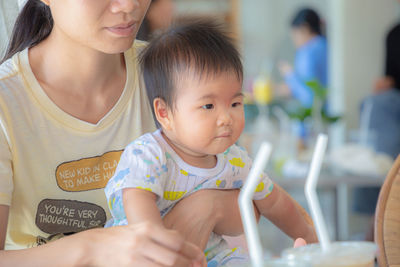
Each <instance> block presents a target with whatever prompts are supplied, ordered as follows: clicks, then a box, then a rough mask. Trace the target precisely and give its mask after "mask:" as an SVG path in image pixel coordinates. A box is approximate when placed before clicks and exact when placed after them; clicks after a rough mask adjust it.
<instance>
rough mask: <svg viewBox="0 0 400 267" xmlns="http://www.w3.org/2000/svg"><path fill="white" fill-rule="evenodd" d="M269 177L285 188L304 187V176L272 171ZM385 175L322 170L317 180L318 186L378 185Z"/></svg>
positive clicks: (381, 182)
mask: <svg viewBox="0 0 400 267" xmlns="http://www.w3.org/2000/svg"><path fill="white" fill-rule="evenodd" d="M268 174H269V176H270V178H271V179H272V180H273V181H274V182H276V183H277V184H279V185H280V186H282V187H283V188H285V189H290V188H299V187H304V185H305V183H306V177H304V178H287V177H283V176H282V175H279V174H276V173H274V172H268ZM384 180H385V175H383V176H382V177H379V176H363V175H355V174H350V173H345V172H341V171H332V170H323V171H322V172H321V174H320V179H319V180H318V184H317V187H318V188H327V187H328V188H329V187H336V186H337V185H339V184H346V185H348V186H352V187H379V186H381V185H382V184H383V181H384Z"/></svg>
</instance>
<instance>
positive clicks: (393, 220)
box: [375, 156, 400, 267]
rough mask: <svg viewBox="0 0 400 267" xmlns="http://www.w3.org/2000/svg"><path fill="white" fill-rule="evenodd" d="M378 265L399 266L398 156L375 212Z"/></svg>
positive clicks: (382, 189)
mask: <svg viewBox="0 0 400 267" xmlns="http://www.w3.org/2000/svg"><path fill="white" fill-rule="evenodd" d="M375 242H376V243H377V245H378V262H379V266H382V267H385V266H398V267H400V156H398V157H397V159H396V161H395V163H394V164H393V166H392V168H391V170H390V172H389V173H388V175H387V177H386V180H385V182H384V184H383V186H382V188H381V191H380V193H379V199H378V204H377V207H376V213H375Z"/></svg>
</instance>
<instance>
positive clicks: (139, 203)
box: [122, 188, 163, 226]
mask: <svg viewBox="0 0 400 267" xmlns="http://www.w3.org/2000/svg"><path fill="white" fill-rule="evenodd" d="M156 198H157V196H156V194H154V193H152V192H149V191H146V190H144V189H140V188H125V189H123V191H122V200H123V203H124V210H125V214H126V218H127V219H128V223H129V224H136V223H140V222H148V221H150V222H153V223H156V224H158V225H161V226H163V223H162V219H161V215H160V211H159V210H158V208H157V205H156Z"/></svg>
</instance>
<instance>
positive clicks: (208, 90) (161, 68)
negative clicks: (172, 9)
mask: <svg viewBox="0 0 400 267" xmlns="http://www.w3.org/2000/svg"><path fill="white" fill-rule="evenodd" d="M141 66H142V70H143V76H144V81H145V84H146V88H147V94H148V97H149V100H150V103H151V104H152V110H153V115H154V117H155V120H156V124H157V126H158V127H159V129H158V130H157V131H155V132H153V133H147V134H145V135H143V136H141V137H139V138H138V139H136V140H135V141H133V142H132V143H131V144H129V145H128V146H127V147H126V149H125V151H124V152H123V154H122V156H121V159H120V161H119V164H118V167H117V170H116V172H115V175H114V176H113V177H112V178H111V179H110V181H109V182H108V184H107V186H106V188H105V192H106V196H107V200H108V203H109V208H110V211H111V214H112V216H113V219H112V220H111V221H110V222H109V223H108V225H124V224H128V223H129V224H134V223H138V222H141V221H145V220H151V221H153V222H156V223H159V224H160V225H162V217H163V216H164V215H165V214H166V213H168V212H169V211H170V210H171V208H172V207H173V206H174V205H175V204H176V203H177V202H178V201H179V200H180V199H182V198H183V197H186V196H188V195H190V194H192V193H194V192H196V191H197V190H201V189H220V190H224V189H239V188H241V187H242V185H243V183H244V181H245V179H246V177H247V175H248V173H249V170H250V168H251V164H252V161H251V159H250V157H249V156H248V154H247V153H246V151H245V150H244V149H243V148H241V147H239V146H237V145H235V142H236V141H237V140H238V138H239V136H240V134H241V133H242V131H243V128H244V110H243V94H242V79H243V70H242V63H241V60H240V56H239V53H238V51H237V50H236V49H235V48H234V46H233V45H232V42H231V41H230V39H229V38H228V37H227V36H226V35H225V34H224V33H223V31H221V29H220V28H219V27H218V26H217V25H215V24H214V23H212V22H204V21H203V22H196V23H191V24H186V25H182V26H178V27H175V28H172V29H170V30H169V31H167V32H166V33H164V34H162V35H161V36H159V37H158V38H156V39H155V40H153V41H152V43H150V44H149V45H148V47H147V48H146V49H145V50H144V51H143V53H142V54H141ZM138 203H140V204H138ZM254 203H255V206H256V208H257V209H258V211H259V212H260V213H261V214H262V215H263V216H265V217H267V218H268V219H269V220H271V221H272V222H273V223H274V224H276V225H277V226H278V227H279V228H280V229H281V230H283V231H284V232H285V233H286V234H288V235H289V236H291V237H292V238H297V237H302V238H304V239H306V241H307V242H315V241H316V236H315V233H314V229H313V227H312V226H311V225H309V224H308V223H307V215H305V212H304V211H303V210H302V209H301V207H300V206H299V205H298V204H297V203H296V202H294V201H293V200H292V198H290V197H289V196H288V194H287V193H286V192H285V191H283V190H282V189H281V188H280V187H279V186H278V185H274V184H273V183H272V181H271V180H270V179H269V178H268V177H267V176H266V175H265V174H262V181H261V183H260V184H259V185H258V187H257V189H256V193H255V195H254ZM205 253H206V257H207V261H208V266H229V264H233V263H235V264H237V263H238V262H243V261H246V260H247V255H246V254H245V253H243V252H242V251H241V250H240V249H233V250H232V249H229V248H228V246H227V245H226V242H225V241H224V240H223V239H222V237H221V236H218V235H217V234H214V233H213V234H212V236H211V237H210V239H209V242H208V244H207V247H206V249H205Z"/></svg>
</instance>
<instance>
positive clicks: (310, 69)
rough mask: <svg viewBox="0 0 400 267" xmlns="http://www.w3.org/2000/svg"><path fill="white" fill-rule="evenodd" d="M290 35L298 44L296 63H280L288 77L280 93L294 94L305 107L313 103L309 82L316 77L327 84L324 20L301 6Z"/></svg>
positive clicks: (281, 69) (280, 67) (283, 74)
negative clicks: (307, 83)
mask: <svg viewBox="0 0 400 267" xmlns="http://www.w3.org/2000/svg"><path fill="white" fill-rule="evenodd" d="M291 28H292V32H291V36H292V40H293V43H294V45H295V47H296V56H295V61H294V66H292V65H291V64H290V63H288V62H286V61H282V62H280V63H279V70H280V72H281V74H282V76H283V77H284V79H285V86H281V89H280V90H281V92H280V93H281V94H286V95H292V96H293V97H294V98H295V99H296V100H298V101H299V102H300V103H301V105H302V106H303V107H305V108H310V107H311V106H312V104H313V97H314V93H313V91H312V90H311V88H309V87H308V86H307V85H306V82H308V81H311V80H317V81H318V82H319V83H320V84H321V85H322V86H323V87H326V85H327V75H328V74H327V73H328V70H327V68H328V67H327V66H328V62H327V61H328V58H327V57H328V46H327V41H326V38H325V37H324V36H323V33H322V32H323V31H322V22H321V19H320V17H319V15H318V14H317V12H315V11H314V10H312V9H310V8H304V9H301V10H300V11H298V12H297V13H296V15H295V16H294V18H293V20H292V23H291Z"/></svg>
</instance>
